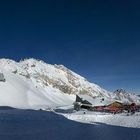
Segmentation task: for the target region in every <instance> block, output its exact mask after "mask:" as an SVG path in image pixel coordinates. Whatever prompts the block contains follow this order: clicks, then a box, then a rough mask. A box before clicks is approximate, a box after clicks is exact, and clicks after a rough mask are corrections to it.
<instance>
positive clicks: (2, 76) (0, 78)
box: [0, 72, 5, 82]
mask: <svg viewBox="0 0 140 140" xmlns="http://www.w3.org/2000/svg"><path fill="white" fill-rule="evenodd" d="M0 82H5V77H4V74H3V73H1V72H0Z"/></svg>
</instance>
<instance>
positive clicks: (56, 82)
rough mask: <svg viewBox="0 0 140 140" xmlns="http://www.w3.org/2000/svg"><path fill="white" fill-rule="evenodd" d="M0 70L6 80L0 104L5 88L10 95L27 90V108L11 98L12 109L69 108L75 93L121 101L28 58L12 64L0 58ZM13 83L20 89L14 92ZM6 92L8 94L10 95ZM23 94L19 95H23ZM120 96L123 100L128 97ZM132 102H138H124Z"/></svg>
mask: <svg viewBox="0 0 140 140" xmlns="http://www.w3.org/2000/svg"><path fill="white" fill-rule="evenodd" d="M0 71H1V73H3V74H4V76H5V79H6V82H5V83H3V84H1V83H0V86H1V87H2V86H3V87H4V86H5V88H3V91H1V92H2V93H1V92H0V94H1V100H0V105H1V104H2V102H6V101H5V100H6V99H3V98H4V97H3V96H4V92H5V91H6V88H7V89H9V87H10V89H14V90H13V91H12V90H11V92H13V94H14V93H15V92H16V93H17V94H18V93H19V92H20V90H23V89H24V88H25V87H26V89H27V90H25V89H24V90H25V93H26V98H25V100H27V101H25V102H27V103H26V104H28V105H27V106H25V107H24V103H23V104H22V105H21V104H20V103H17V104H16V105H15V104H14V98H13V96H11V98H12V100H13V101H11V100H10V99H9V100H10V102H11V105H12V107H15V106H20V107H21V108H22V107H23V108H41V107H43V108H46V107H48V108H51V107H52V106H53V107H57V106H63V105H70V104H72V103H73V102H74V101H75V98H76V97H75V96H76V95H77V94H78V95H86V96H90V97H91V98H94V99H95V98H105V99H110V100H122V98H119V96H118V94H112V93H111V92H109V91H107V90H105V89H103V88H101V87H100V86H98V85H96V84H94V83H90V82H88V80H87V79H85V78H84V77H82V76H80V75H79V74H77V73H75V72H73V71H71V70H70V69H68V68H66V67H65V66H63V65H57V64H54V65H51V64H47V63H45V62H44V61H42V60H36V59H33V58H30V59H25V60H22V61H19V62H16V61H14V60H10V59H0ZM9 77H10V78H9ZM14 79H15V81H14ZM17 81H19V83H17ZM14 82H15V83H17V85H18V86H19V87H20V89H18V88H19V87H17V85H16V84H14ZM20 82H21V84H20ZM24 86H25V87H24ZM16 88H17V89H16ZM10 89H9V91H8V92H10ZM28 92H29V93H30V94H31V97H29V95H30V94H29V93H28ZM25 93H22V94H23V95H24V96H25ZM9 94H10V93H7V96H9ZM23 95H21V96H23ZM14 96H16V95H14ZM17 96H18V95H17ZM124 97H125V98H127V97H128V96H127V97H126V96H124ZM15 98H17V97H15ZM131 98H132V99H131ZM133 99H134V101H136V102H138V100H137V99H136V98H133V96H132V97H131V96H129V99H128V100H127V101H128V102H130V101H131V102H132V101H133ZM123 100H124V98H123ZM7 104H8V103H7ZM7 104H4V105H7ZM19 104H20V105H19Z"/></svg>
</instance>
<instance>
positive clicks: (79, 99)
mask: <svg viewBox="0 0 140 140" xmlns="http://www.w3.org/2000/svg"><path fill="white" fill-rule="evenodd" d="M76 102H80V103H82V104H88V105H92V104H91V103H90V102H89V101H87V100H83V99H82V98H80V97H79V96H78V95H76Z"/></svg>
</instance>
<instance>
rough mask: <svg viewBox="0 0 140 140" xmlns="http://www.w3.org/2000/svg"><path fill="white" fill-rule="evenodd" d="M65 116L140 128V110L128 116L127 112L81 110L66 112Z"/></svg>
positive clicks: (75, 119) (77, 119)
mask: <svg viewBox="0 0 140 140" xmlns="http://www.w3.org/2000/svg"><path fill="white" fill-rule="evenodd" d="M84 113H86V114H84ZM64 116H65V117H66V118H68V119H70V120H73V121H77V122H82V123H89V124H94V125H96V124H99V123H104V124H107V125H113V126H122V127H130V128H140V112H137V113H136V114H134V115H129V116H128V115H127V113H122V114H115V115H114V114H109V113H99V112H89V111H79V112H76V113H72V114H64Z"/></svg>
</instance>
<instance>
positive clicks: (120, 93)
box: [113, 89, 140, 104]
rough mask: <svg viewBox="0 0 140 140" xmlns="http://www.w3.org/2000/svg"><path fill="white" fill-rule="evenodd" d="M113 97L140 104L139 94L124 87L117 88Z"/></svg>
mask: <svg viewBox="0 0 140 140" xmlns="http://www.w3.org/2000/svg"><path fill="white" fill-rule="evenodd" d="M113 98H114V99H116V100H120V101H122V102H124V103H132V102H134V103H137V104H140V97H139V96H138V95H135V94H132V93H129V92H127V91H126V90H124V89H117V90H116V91H115V92H114V94H113Z"/></svg>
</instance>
